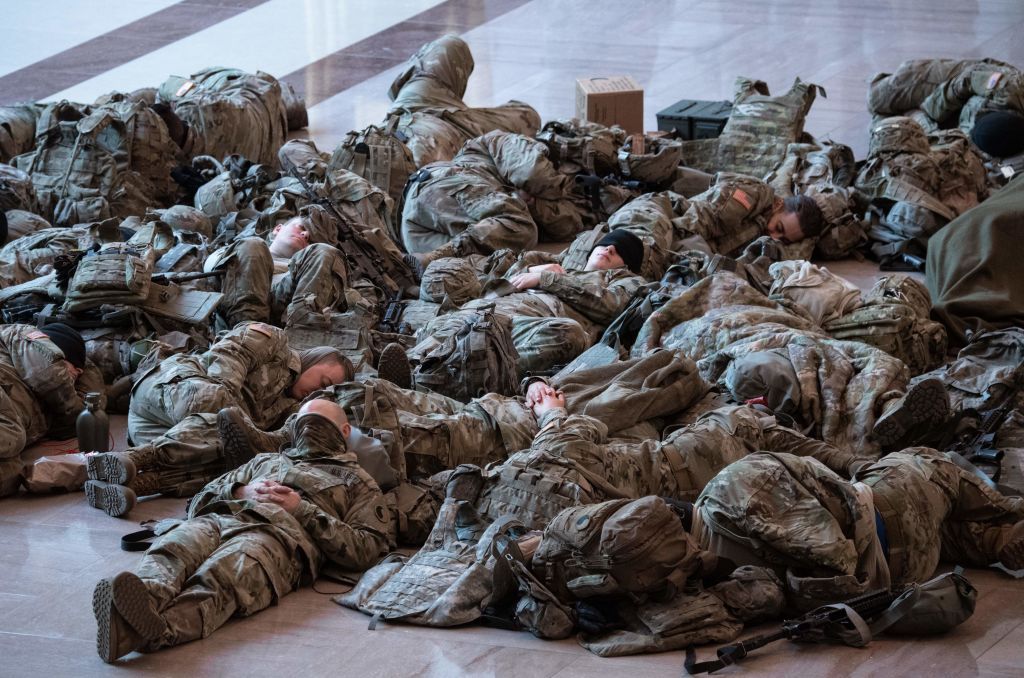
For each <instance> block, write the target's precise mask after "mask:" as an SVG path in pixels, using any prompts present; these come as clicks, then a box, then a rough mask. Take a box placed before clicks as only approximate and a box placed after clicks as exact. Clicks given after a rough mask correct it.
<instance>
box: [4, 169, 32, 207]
mask: <svg viewBox="0 0 1024 678" xmlns="http://www.w3.org/2000/svg"><path fill="white" fill-rule="evenodd" d="M38 209H39V205H38V204H37V203H36V189H35V187H34V186H33V185H32V177H30V176H29V175H28V174H26V173H25V172H23V171H21V170H20V169H18V168H17V167H12V166H11V165H3V164H0V211H4V212H7V211H9V210H25V211H28V212H35V211H37V210H38Z"/></svg>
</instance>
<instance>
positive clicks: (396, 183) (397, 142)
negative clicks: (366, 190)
mask: <svg viewBox="0 0 1024 678" xmlns="http://www.w3.org/2000/svg"><path fill="white" fill-rule="evenodd" d="M398 121H399V117H398V116H397V115H394V116H391V117H390V118H389V119H388V120H387V122H386V123H385V124H384V126H381V127H378V126H376V125H370V126H368V127H366V128H365V129H362V130H359V131H352V132H349V133H348V135H347V136H346V137H345V139H344V141H342V142H341V143H340V144H338V147H337V148H335V149H334V153H333V154H331V159H330V160H329V161H328V163H327V170H328V171H329V172H330V171H334V170H337V169H344V170H348V171H349V172H354V173H356V174H358V175H359V176H361V177H362V178H364V179H366V180H367V181H369V182H370V183H371V184H373V185H374V186H376V187H377V188H380V189H382V190H383V191H385V192H386V193H387V194H388V195H389V196H391V199H392V200H394V201H395V204H394V210H393V214H392V221H394V222H395V223H398V222H400V221H401V219H400V217H401V214H402V194H403V193H404V191H405V184H406V182H408V181H409V177H410V176H412V175H413V174H414V173H415V172H416V169H417V168H416V162H415V161H414V160H413V157H412V151H410V150H409V147H408V146H406V144H405V142H406V136H405V134H403V133H402V132H400V131H399V130H398V129H397V128H398Z"/></svg>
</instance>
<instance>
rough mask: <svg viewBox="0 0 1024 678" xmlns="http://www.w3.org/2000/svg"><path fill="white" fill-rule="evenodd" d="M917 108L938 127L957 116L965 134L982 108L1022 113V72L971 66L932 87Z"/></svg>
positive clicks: (1004, 67)
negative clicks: (937, 124)
mask: <svg viewBox="0 0 1024 678" xmlns="http://www.w3.org/2000/svg"><path fill="white" fill-rule="evenodd" d="M975 97H977V99H975ZM972 99H975V101H971V100H972ZM921 109H922V110H923V111H924V112H925V113H927V114H928V117H930V118H931V119H932V120H934V121H936V122H937V123H939V124H940V125H945V124H946V123H948V122H951V121H953V120H954V119H955V118H957V117H958V116H959V118H960V127H961V129H963V130H964V131H965V132H969V131H970V128H971V127H972V126H973V124H974V118H975V116H976V115H977V113H978V111H979V110H982V109H996V110H1012V111H1016V112H1017V113H1022V114H1024V73H1021V72H1020V71H1019V70H1017V69H1016V68H1013V67H1012V66H1009V65H1007V64H1000V63H998V62H996V63H988V62H985V61H982V62H978V63H975V64H971V65H970V66H967V67H965V68H962V69H958V70H957V71H956V72H954V74H953V75H952V77H950V78H949V79H948V80H946V81H945V82H943V83H942V84H941V85H939V86H938V87H936V88H935V89H934V90H933V91H932V93H931V94H929V95H928V96H927V97H926V98H925V100H924V101H923V102H922V103H921ZM965 109H966V110H965Z"/></svg>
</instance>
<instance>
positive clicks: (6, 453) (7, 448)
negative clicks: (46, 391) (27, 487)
mask: <svg viewBox="0 0 1024 678" xmlns="http://www.w3.org/2000/svg"><path fill="white" fill-rule="evenodd" d="M23 416H24V414H23V412H22V408H20V407H18V405H17V403H16V402H15V401H14V400H13V399H11V396H10V395H8V394H7V391H6V390H5V389H3V388H0V497H6V496H7V495H9V494H14V493H15V492H17V490H18V486H19V485H20V484H21V474H22V469H23V468H24V465H25V464H24V463H23V462H22V460H21V452H22V450H24V449H25V447H26V445H29V444H31V443H33V442H35V441H34V440H29V436H28V431H27V429H26V426H25V423H24V421H23Z"/></svg>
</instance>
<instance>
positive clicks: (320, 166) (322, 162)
mask: <svg viewBox="0 0 1024 678" xmlns="http://www.w3.org/2000/svg"><path fill="white" fill-rule="evenodd" d="M277 160H278V162H280V163H281V171H283V172H286V173H290V172H291V171H292V168H293V167H294V168H295V170H296V171H298V173H299V176H301V177H302V178H303V179H304V180H306V181H320V180H323V178H324V174H325V173H326V171H327V156H326V154H324V153H321V152H320V150H319V149H317V147H316V143H314V142H313V140H312V139H292V140H291V141H289V142H288V143H286V144H285V145H284V146H281V148H280V149H278V151H277Z"/></svg>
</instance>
